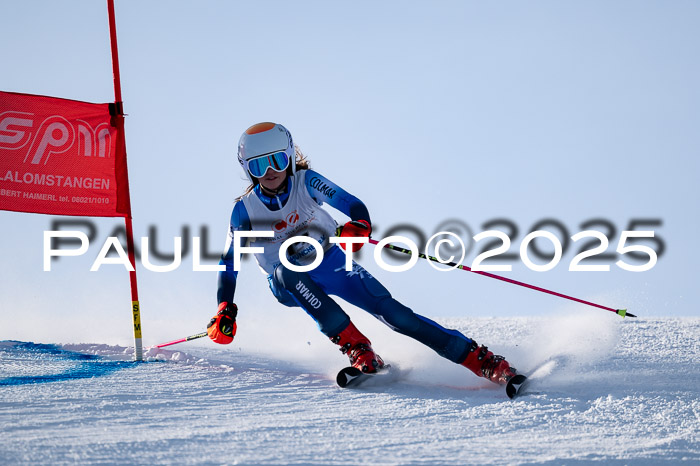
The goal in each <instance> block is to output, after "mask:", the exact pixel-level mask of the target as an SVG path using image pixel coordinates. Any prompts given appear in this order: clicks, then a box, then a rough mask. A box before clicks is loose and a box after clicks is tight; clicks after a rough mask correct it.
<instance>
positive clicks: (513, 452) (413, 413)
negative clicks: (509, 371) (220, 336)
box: [0, 312, 700, 464]
mask: <svg viewBox="0 0 700 466" xmlns="http://www.w3.org/2000/svg"><path fill="white" fill-rule="evenodd" d="M438 320H440V319H438ZM441 323H443V324H445V325H447V326H450V327H452V328H457V329H459V330H461V331H463V332H465V333H466V334H467V335H471V336H473V337H474V338H475V339H476V340H477V341H479V342H481V341H483V342H484V343H486V344H488V345H489V346H490V347H491V348H492V349H494V350H496V351H497V352H498V353H501V354H504V355H506V356H507V357H508V359H509V360H511V361H512V363H513V365H515V366H516V367H518V368H519V369H520V370H521V372H525V373H530V374H532V376H533V383H532V385H531V387H530V393H529V394H528V395H527V396H523V397H521V398H519V399H517V400H509V399H507V398H506V396H505V393H504V390H503V389H502V387H498V386H495V385H493V384H491V383H489V382H486V381H484V380H482V379H479V378H477V377H475V376H473V375H471V374H470V373H469V372H468V371H466V369H464V368H461V367H459V366H457V365H454V364H451V363H449V362H447V361H444V360H442V359H441V358H440V357H438V356H437V355H435V354H433V353H432V352H430V350H427V349H424V348H422V347H420V346H419V345H417V344H415V343H414V342H412V341H410V340H408V339H406V338H404V337H402V336H400V335H395V334H393V333H392V332H389V331H388V330H386V331H384V330H378V327H379V325H380V324H379V323H377V322H376V321H374V322H373V323H371V324H370V323H369V322H363V326H364V327H371V329H370V330H371V332H368V333H372V332H373V333H372V334H373V340H374V346H375V348H376V349H377V351H378V352H379V353H380V354H381V355H382V356H383V357H384V359H385V360H388V361H390V362H391V363H392V364H393V365H394V366H396V367H397V368H398V371H397V372H396V374H395V375H392V378H391V379H380V380H381V382H378V384H376V385H374V386H369V387H366V388H363V389H357V390H342V389H339V388H337V387H336V386H335V384H334V381H333V377H334V375H335V373H336V372H337V370H338V369H339V368H341V367H342V366H343V365H344V363H345V358H344V356H342V355H341V354H340V353H338V352H337V351H336V350H335V348H334V347H333V345H332V344H330V343H329V342H327V341H325V340H324V339H321V338H319V339H314V338H316V337H309V335H306V334H301V335H297V334H294V335H287V336H288V337H289V340H287V343H285V342H284V341H280V340H279V339H274V340H269V341H266V342H264V344H262V345H260V347H258V348H255V350H254V351H253V350H251V349H246V348H245V347H242V346H240V344H239V345H237V343H239V342H238V341H235V342H234V344H232V345H230V346H227V347H221V346H214V345H213V344H210V343H208V342H206V341H204V340H199V343H200V346H197V344H196V342H190V343H186V344H182V345H179V346H173V347H169V348H167V349H161V350H154V349H151V350H148V351H147V353H146V359H147V360H148V361H147V362H144V363H134V362H131V361H130V360H129V359H130V358H131V354H132V351H133V350H132V349H130V348H124V347H119V346H109V345H104V344H85V343H81V344H61V345H58V344H40V343H29V342H17V341H4V342H0V427H1V430H2V436H1V437H0V463H1V464H29V463H42V464H63V463H76V462H79V463H141V464H146V463H151V464H158V463H183V464H186V463H203V464H235V463H247V464H250V463H278V464H279V463H291V464H295V463H296V464H298V463H305V464H328V463H334V464H361V463H370V464H520V463H550V464H579V463H588V462H597V463H600V464H603V463H605V464H658V463H663V462H671V463H687V464H698V462H700V443H699V442H698V434H699V431H700V428H699V425H700V399H699V393H700V390H699V389H698V386H699V385H700V370H699V369H700V368H699V367H698V361H700V354H699V352H698V337H699V336H700V318H695V317H691V318H659V319H652V318H639V319H636V320H635V319H630V318H627V319H624V320H622V319H620V318H619V317H617V316H614V315H611V316H610V317H608V316H605V315H602V314H597V313H595V312H593V313H581V314H579V315H578V316H577V317H572V318H544V317H537V318H492V319H450V320H441ZM248 332H250V333H251V334H253V335H254V334H255V329H254V328H249V329H248ZM258 338H262V339H264V338H266V337H264V336H261V335H258ZM295 342H296V343H295ZM298 342H301V343H299V344H297V343H298ZM252 346H254V345H252ZM261 348H267V351H263V350H262V349H261ZM178 350H180V351H178Z"/></svg>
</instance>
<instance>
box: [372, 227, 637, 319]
mask: <svg viewBox="0 0 700 466" xmlns="http://www.w3.org/2000/svg"><path fill="white" fill-rule="evenodd" d="M369 242H370V243H372V244H374V245H375V246H376V245H377V244H379V241H377V240H373V239H372V238H370V239H369ZM384 247H385V248H387V249H391V250H393V251H398V252H402V253H404V254H412V253H411V251H410V249H405V248H402V247H399V246H395V245H393V244H385V245H384ZM418 257H420V258H421V259H427V260H431V261H433V262H439V263H441V264H445V265H449V266H451V267H456V268H458V269H462V270H465V271H467V272H472V273H478V274H479V275H483V276H485V277H490V278H495V279H496V280H501V281H504V282H508V283H512V284H513V285H520V286H523V287H525V288H530V289H531V290H535V291H541V292H542V293H548V294H551V295H554V296H558V297H560V298H565V299H570V300H571V301H576V302H577V303H581V304H586V305H588V306H593V307H597V308H599V309H604V310H606V311H610V312H614V313H615V314H618V315H620V316H622V318H624V317H625V316H629V317H637V316H636V315H634V314H632V313H630V312H627V309H613V308H611V307H607V306H602V305H600V304H596V303H592V302H590V301H585V300H583V299H578V298H574V297H573V296H568V295H565V294H562V293H557V292H556V291H551V290H548V289H546V288H540V287H539V286H535V285H529V284H527V283H524V282H519V281H518V280H513V279H510V278H506V277H502V276H500V275H496V274H493V273H489V272H482V271H478V270H472V269H471V268H470V267H467V266H466V265H461V264H457V263H456V262H442V261H440V260H438V259H437V258H435V257H433V256H427V255H425V254H423V253H418Z"/></svg>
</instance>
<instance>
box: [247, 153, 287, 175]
mask: <svg viewBox="0 0 700 466" xmlns="http://www.w3.org/2000/svg"><path fill="white" fill-rule="evenodd" d="M246 165H247V166H248V173H250V174H251V175H252V176H254V177H255V178H261V177H262V176H263V175H265V172H266V171H267V169H268V168H271V169H272V170H273V171H276V172H283V171H285V170H286V169H287V167H288V166H289V156H288V155H287V153H286V152H284V151H281V152H273V153H272V154H266V155H261V156H260V157H255V158H254V159H250V160H248V162H246Z"/></svg>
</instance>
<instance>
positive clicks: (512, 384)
mask: <svg viewBox="0 0 700 466" xmlns="http://www.w3.org/2000/svg"><path fill="white" fill-rule="evenodd" d="M526 381H527V377H525V376H524V375H522V374H516V375H514V376H513V377H512V378H511V379H510V380H509V381H508V383H507V384H506V395H508V398H510V399H511V400H512V399H513V398H515V397H516V396H518V395H519V394H520V390H521V389H522V388H523V384H524V383H525V382H526Z"/></svg>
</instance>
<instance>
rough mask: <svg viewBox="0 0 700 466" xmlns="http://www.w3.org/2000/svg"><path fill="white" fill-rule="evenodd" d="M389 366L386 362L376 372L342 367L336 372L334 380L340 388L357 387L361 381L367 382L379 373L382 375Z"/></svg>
mask: <svg viewBox="0 0 700 466" xmlns="http://www.w3.org/2000/svg"><path fill="white" fill-rule="evenodd" d="M389 368H391V366H390V365H389V364H386V365H385V366H384V367H382V368H381V369H379V370H378V371H377V372H371V373H367V372H362V371H361V370H360V369H358V368H357V367H352V366H349V367H344V368H343V369H341V370H340V372H338V375H337V376H336V378H335V382H336V383H337V384H338V386H339V387H340V388H355V387H359V386H360V385H362V384H363V383H365V382H367V381H368V380H370V379H372V378H374V377H378V376H381V375H384V374H386V373H387V372H388V369H389Z"/></svg>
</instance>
